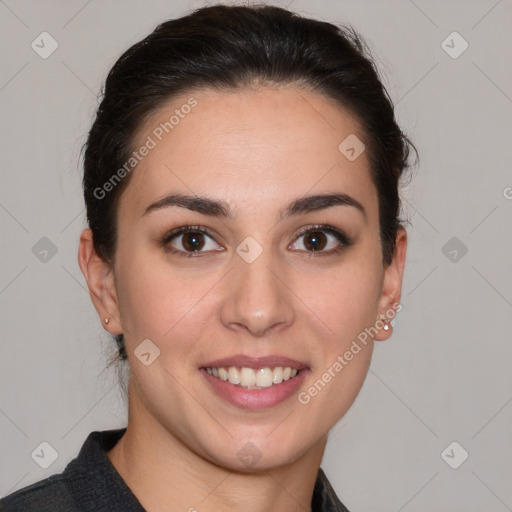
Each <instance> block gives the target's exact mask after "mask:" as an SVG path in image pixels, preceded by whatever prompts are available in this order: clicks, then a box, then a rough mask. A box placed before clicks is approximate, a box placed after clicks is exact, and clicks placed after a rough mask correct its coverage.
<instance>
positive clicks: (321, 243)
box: [304, 231, 327, 251]
mask: <svg viewBox="0 0 512 512" xmlns="http://www.w3.org/2000/svg"><path fill="white" fill-rule="evenodd" d="M304 245H305V247H306V249H308V250H310V251H321V250H322V249H323V248H324V247H325V246H326V245H327V237H326V236H325V233H322V232H321V231H311V232H310V233H307V234H306V235H305V236H304Z"/></svg>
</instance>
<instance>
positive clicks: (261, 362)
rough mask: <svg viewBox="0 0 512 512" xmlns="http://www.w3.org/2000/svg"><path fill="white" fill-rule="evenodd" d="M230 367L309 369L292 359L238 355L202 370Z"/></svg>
mask: <svg viewBox="0 0 512 512" xmlns="http://www.w3.org/2000/svg"><path fill="white" fill-rule="evenodd" d="M230 366H235V367H245V368H252V369H254V370H256V369H258V368H266V367H276V366H282V367H284V368H286V367H290V368H292V369H296V370H301V369H303V368H307V364H305V363H303V362H301V361H297V360H296V359H290V358H289V357H283V356H265V357H250V356H244V355H241V354H240V355H236V356H231V357H224V358H222V359H215V360H214V361H209V362H207V363H204V364H202V365H201V366H200V368H226V367H230Z"/></svg>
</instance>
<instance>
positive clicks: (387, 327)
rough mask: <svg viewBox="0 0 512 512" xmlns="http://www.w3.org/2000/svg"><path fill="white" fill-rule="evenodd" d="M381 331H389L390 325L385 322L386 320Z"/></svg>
mask: <svg viewBox="0 0 512 512" xmlns="http://www.w3.org/2000/svg"><path fill="white" fill-rule="evenodd" d="M383 329H384V330H385V331H389V329H390V325H389V322H388V321H387V320H386V323H385V324H384V327H383Z"/></svg>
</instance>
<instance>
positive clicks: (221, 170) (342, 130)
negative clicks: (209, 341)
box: [121, 87, 377, 216]
mask: <svg viewBox="0 0 512 512" xmlns="http://www.w3.org/2000/svg"><path fill="white" fill-rule="evenodd" d="M354 137H356V139H354ZM347 138H348V139H347ZM363 139H364V133H363V132H362V131H361V127H360V125H359V123H358V121H357V120H356V119H355V118H354V117H353V116H352V115H350V114H349V112H347V111H345V110H343V109H341V107H339V106H338V105H337V104H335V103H334V102H333V101H331V100H328V99H326V98H325V97H323V96H321V95H319V94H317V93H313V92H311V91H306V90H304V89H298V88H294V87H280V88H270V87H260V88H258V89H240V90H229V91H219V90H205V89H203V90H196V91H192V92H190V93H188V94H185V95H181V96H179V97H176V98H173V99H172V100H170V101H169V102H168V103H167V104H165V105H164V106H163V107H161V108H160V109H159V110H158V111H157V112H156V113H155V114H154V115H153V116H151V118H150V119H148V120H147V122H146V123H145V124H144V126H143V127H142V128H141V129H140V130H139V132H138V134H137V138H136V141H135V144H134V148H135V150H136V151H137V150H138V149H139V148H142V147H143V146H144V145H146V146H148V147H151V149H149V151H147V152H146V151H144V153H146V155H145V156H144V157H142V158H141V160H140V163H138V164H137V166H136V168H135V170H134V171H133V174H132V176H131V179H130V183H129V185H128V187H127V189H126V190H125V193H124V194H123V197H122V199H121V205H122V204H123V203H125V204H127V203H128V204H129V205H130V210H131V211H137V212H140V214H142V212H143V210H144V208H145V207H146V206H147V205H148V204H149V203H150V202H153V201H154V200H155V199H158V197H160V196H163V195H165V194H167V193H169V192H173V191H176V192H182V193H187V194H194V193H196V194H200V195H208V196H211V197H217V198H222V199H223V200H224V201H226V202H227V203H228V204H232V205H233V209H234V210H235V211H241V210H243V209H244V207H253V208H261V207H264V208H266V209H275V210H276V211H277V210H278V209H280V208H281V206H282V204H283V203H284V202H287V199H288V198H289V199H292V198H295V197H297V196H301V195H305V194H308V193H312V192H326V191H329V190H332V191H334V190H335V191H338V192H344V193H348V194H350V195H352V196H354V197H356V199H358V200H359V201H360V202H362V203H363V204H364V205H365V208H366V209H367V211H368V213H369V215H370V216H371V215H372V214H373V213H374V211H376V202H377V195H376V190H375V187H374V186H373V183H372V181H371V178H370V171H369V163H368V158H367V155H366V151H363V152H362V153H361V155H360V156H359V157H357V158H356V159H355V160H353V159H349V158H347V153H346V152H344V150H345V149H347V148H346V147H345V146H347V144H344V145H343V144H342V146H341V149H342V151H340V143H342V142H343V141H345V140H348V141H349V142H351V144H349V146H351V145H352V146H353V145H354V144H353V141H355V142H356V144H357V143H358V142H357V141H362V140H363ZM362 147H363V146H362V142H361V145H360V146H359V147H356V150H358V151H359V150H361V148H362ZM349 149H350V148H349ZM139 152H140V151H139ZM348 156H351V153H348ZM253 213H254V212H253Z"/></svg>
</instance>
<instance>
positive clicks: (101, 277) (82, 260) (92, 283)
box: [78, 229, 123, 334]
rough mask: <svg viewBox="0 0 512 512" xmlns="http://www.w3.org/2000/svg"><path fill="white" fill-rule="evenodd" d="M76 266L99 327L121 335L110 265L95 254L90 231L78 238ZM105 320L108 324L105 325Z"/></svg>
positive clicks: (85, 230)
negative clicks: (96, 315)
mask: <svg viewBox="0 0 512 512" xmlns="http://www.w3.org/2000/svg"><path fill="white" fill-rule="evenodd" d="M78 264H79V265H80V268H81V269H82V273H83V275H84V277H85V280H86V281H87V287H88V288H89V295H90V296H91V300H92V302H93V304H94V307H95V308H96V311H97V312H98V315H99V317H100V322H101V325H102V326H103V328H104V329H105V330H107V331H108V332H110V333H111V334H122V332H123V330H122V327H121V323H120V316H119V307H118V301H117V292H116V289H115V282H114V272H113V269H112V267H111V265H110V264H108V263H106V262H105V261H103V260H102V259H101V258H100V257H99V256H98V255H97V254H96V251H95V250H94V245H93V236H92V231H91V230H90V229H84V231H83V232H82V235H81V236H80V247H79V249H78ZM106 318H108V324H107V323H105V319H106Z"/></svg>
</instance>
